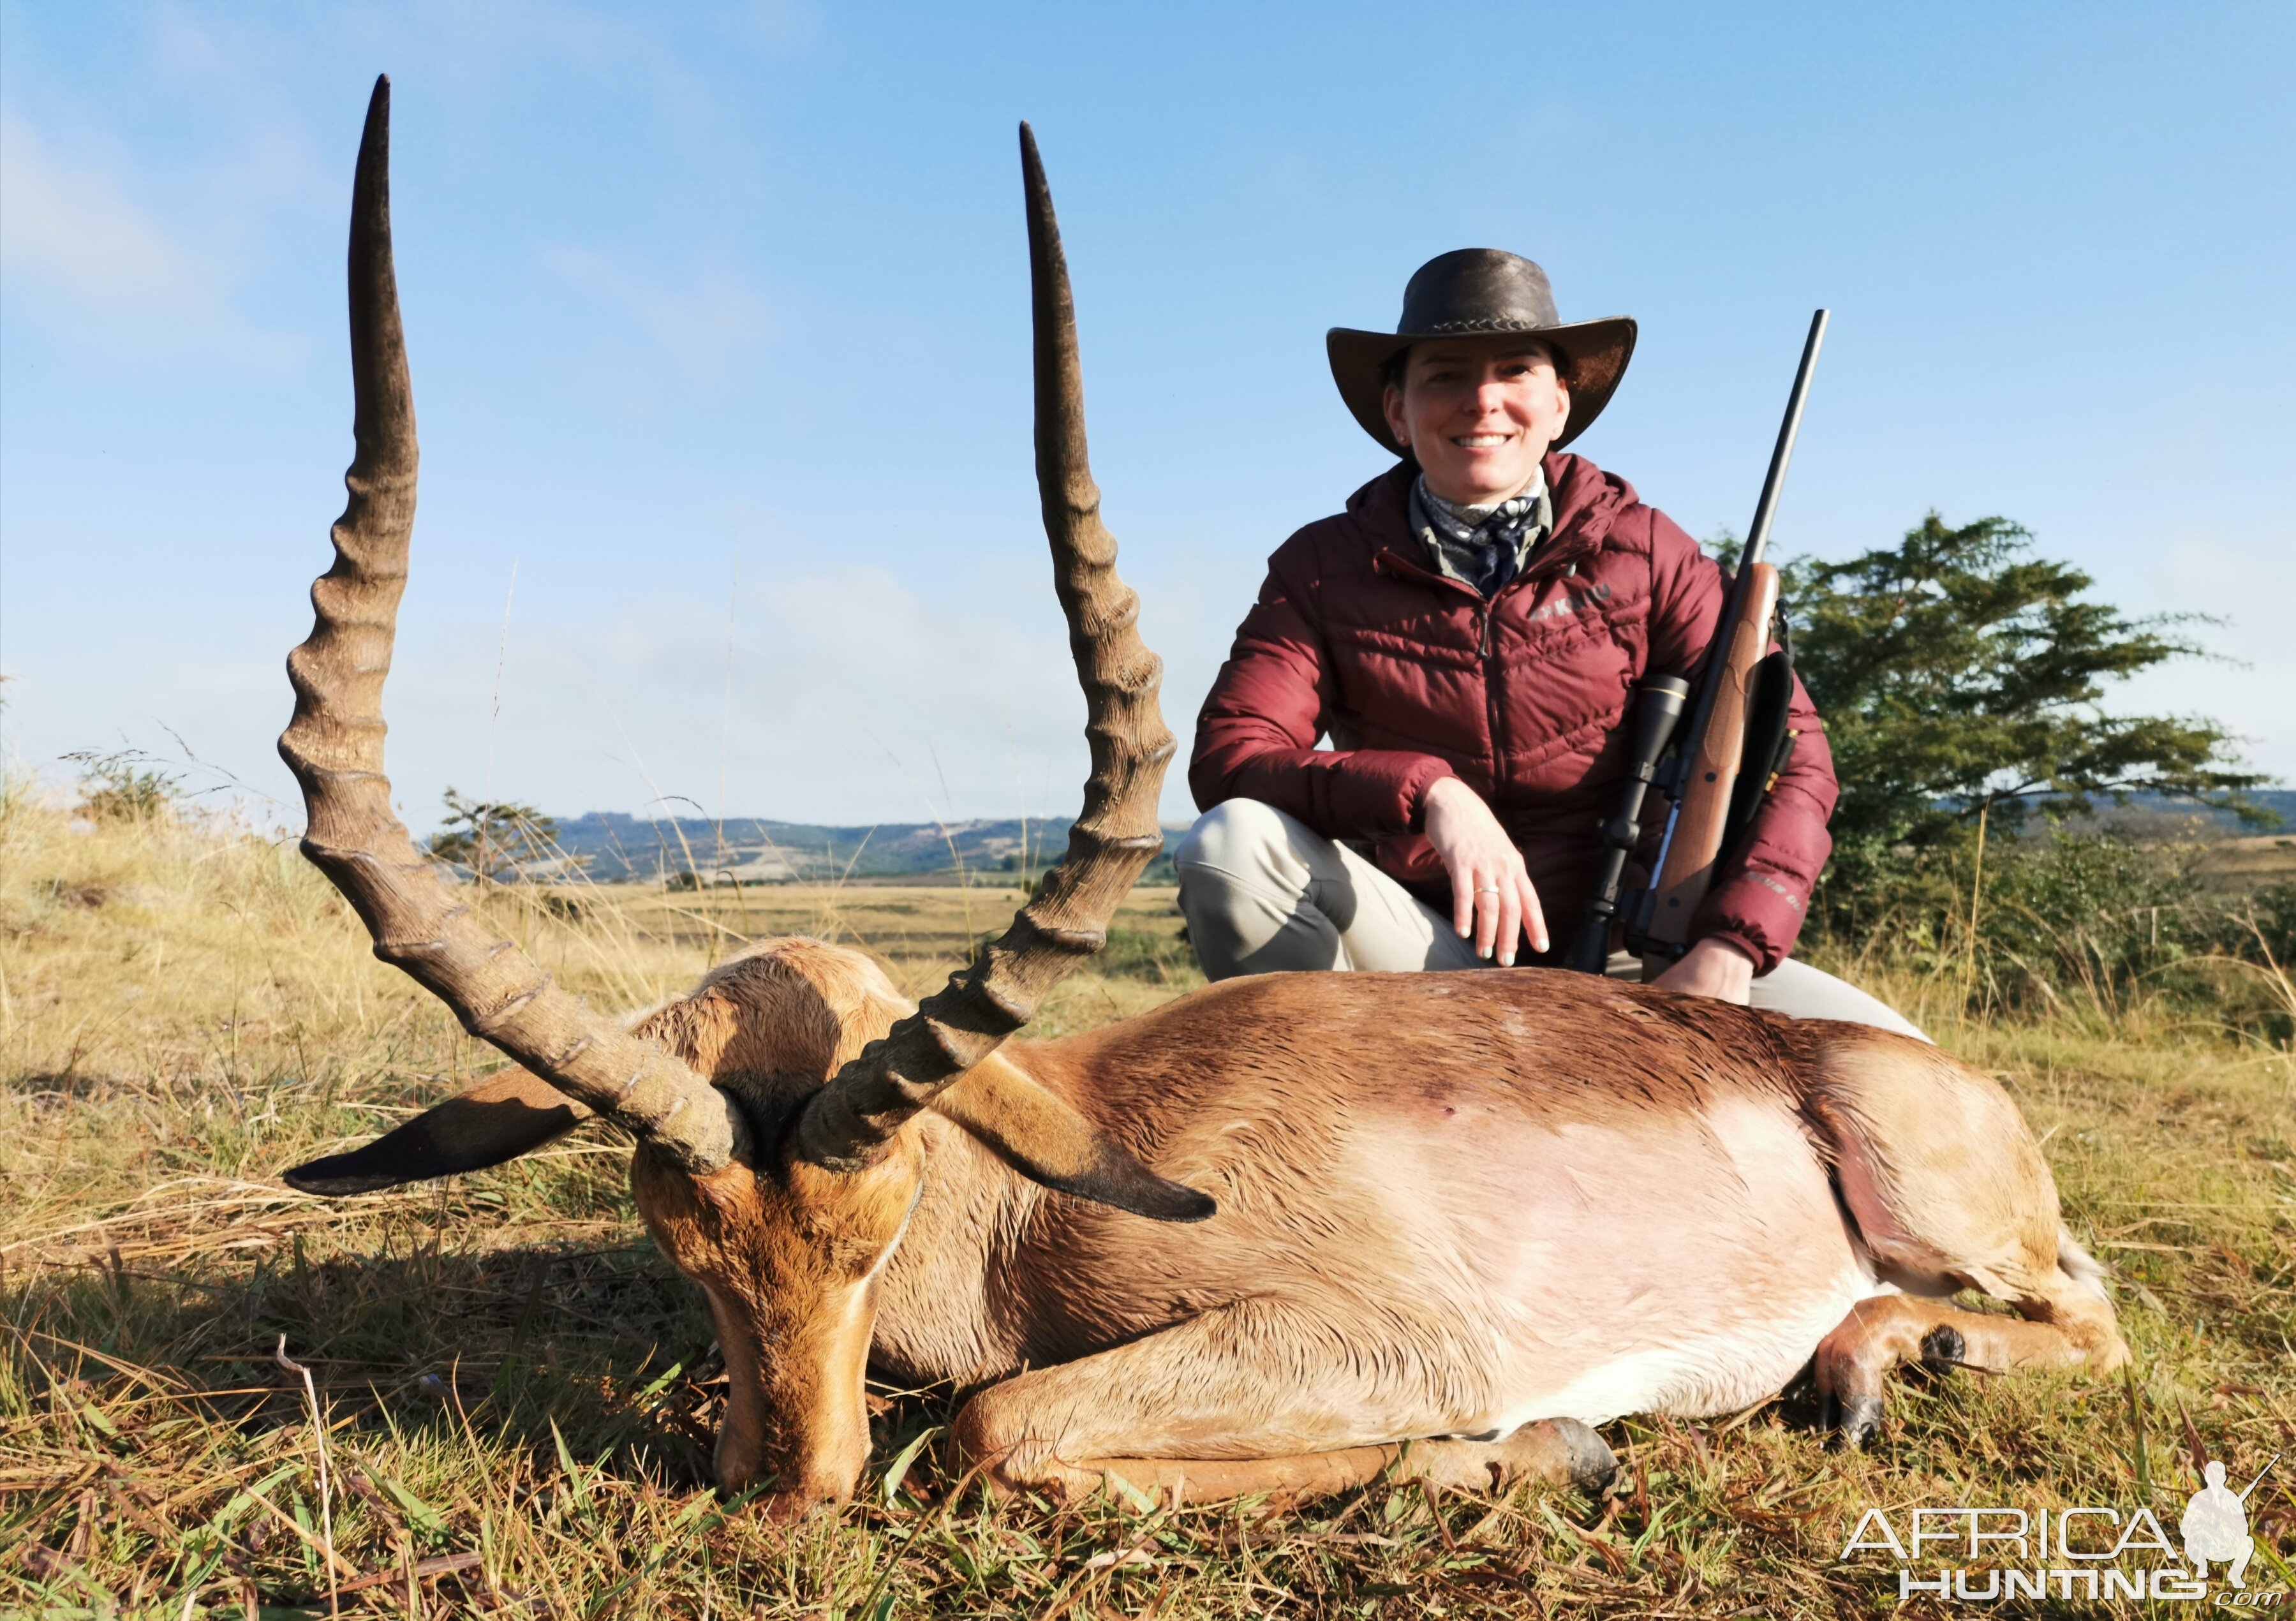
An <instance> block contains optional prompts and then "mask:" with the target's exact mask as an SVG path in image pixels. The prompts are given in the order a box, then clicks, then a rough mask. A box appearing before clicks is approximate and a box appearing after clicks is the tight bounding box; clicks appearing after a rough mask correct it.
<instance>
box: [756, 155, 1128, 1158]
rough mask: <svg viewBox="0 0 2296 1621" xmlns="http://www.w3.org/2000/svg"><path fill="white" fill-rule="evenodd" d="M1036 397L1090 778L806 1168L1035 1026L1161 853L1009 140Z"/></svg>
mask: <svg viewBox="0 0 2296 1621" xmlns="http://www.w3.org/2000/svg"><path fill="white" fill-rule="evenodd" d="M1021 181H1022V185H1023V188H1024V190H1025V192H1026V193H1027V199H1028V211H1029V286H1030V292H1031V299H1032V306H1033V315H1034V327H1035V342H1036V384H1037V390H1036V391H1037V494H1038V495H1039V497H1040V498H1041V500H1042V502H1043V505H1044V512H1045V535H1046V538H1047V539H1048V540H1050V541H1051V543H1052V551H1053V588H1054V591H1055V592H1056V593H1057V594H1059V597H1060V602H1061V610H1062V613H1064V614H1065V615H1066V616H1067V617H1068V624H1069V648H1070V651H1071V652H1072V653H1073V654H1074V656H1075V659H1076V667H1077V678H1078V681H1080V682H1081V683H1082V684H1083V686H1084V695H1085V708H1086V720H1085V736H1086V738H1087V741H1088V742H1089V743H1090V744H1091V749H1092V774H1091V776H1090V777H1089V778H1088V779H1087V781H1086V782H1085V790H1084V812H1083V814H1082V815H1079V816H1078V818H1077V821H1076V824H1075V825H1074V826H1073V827H1071V828H1070V830H1069V847H1068V851H1067V853H1066V854H1065V855H1064V856H1062V859H1061V864H1060V865H1058V866H1057V867H1054V869H1053V870H1052V871H1051V872H1048V873H1046V876H1045V882H1044V887H1043V888H1040V889H1039V890H1038V891H1037V894H1036V896H1035V897H1034V898H1032V899H1031V900H1030V901H1029V903H1028V904H1027V905H1024V906H1023V907H1021V911H1020V914H1019V915H1018V916H1016V917H1015V918H1014V919H1013V926H1012V928H1010V929H1007V930H1006V931H1005V935H1004V937H1002V938H1000V939H997V940H996V941H994V942H992V943H991V944H989V945H988V946H983V947H981V949H980V953H979V954H978V955H976V956H975V957H974V958H973V960H972V962H971V963H970V964H969V965H967V966H966V967H964V968H963V969H961V970H958V971H957V972H956V973H955V974H953V975H951V976H950V978H949V981H948V984H947V985H946V986H945V987H942V988H941V989H940V990H939V991H938V992H936V993H934V994H933V995H931V996H930V997H928V998H927V999H926V1000H925V1002H924V1003H922V1005H921V1006H919V1007H918V1009H917V1011H915V1012H914V1013H912V1014H910V1015H909V1016H908V1017H907V1018H906V1019H903V1020H901V1022H900V1023H898V1024H897V1025H895V1026H894V1027H893V1028H892V1030H891V1032H890V1034H888V1035H887V1036H885V1038H884V1039H883V1040H881V1041H875V1042H872V1043H870V1044H869V1045H868V1046H867V1047H865V1048H864V1049H863V1050H862V1052H860V1054H859V1055H858V1056H857V1057H856V1058H855V1059H854V1060H852V1061H851V1062H850V1063H849V1064H847V1065H846V1066H845V1068H842V1069H841V1070H840V1071H839V1072H838V1073H837V1075H836V1077H834V1078H833V1079H832V1080H831V1082H830V1084H829V1085H828V1086H826V1087H825V1088H824V1089H823V1090H822V1091H821V1092H820V1093H816V1095H815V1097H814V1099H813V1100H812V1101H811V1102H810V1103H809V1104H808V1106H807V1109H806V1111H805V1114H804V1116H803V1118H801V1119H800V1120H799V1123H798V1139H797V1148H798V1151H799V1153H800V1154H802V1155H803V1156H804V1157H805V1158H808V1159H809V1160H811V1161H813V1162H814V1163H816V1164H819V1165H824V1166H829V1167H839V1168H851V1167H858V1166H862V1165H865V1164H867V1163H869V1162H870V1161H871V1160H872V1159H873V1158H874V1157H875V1155H876V1152H877V1150H879V1149H880V1148H881V1146H882V1144H884V1143H885V1142H887V1141H888V1140H889V1139H890V1137H891V1136H892V1134H894V1133H895V1132H897V1131H898V1130H899V1129H900V1126H901V1124H902V1122H904V1121H906V1119H908V1118H910V1117H911V1116H912V1115H914V1114H915V1113H916V1112H917V1110H919V1109H922V1108H923V1107H924V1106H925V1105H926V1104H927V1103H930V1102H931V1101H932V1099H933V1098H934V1096H935V1095H936V1094H937V1093H939V1092H940V1091H941V1089H942V1088H943V1087H945V1086H947V1085H949V1084H950V1083H951V1082H952V1081H954V1080H955V1079H956V1077H959V1076H961V1075H963V1074H964V1072H965V1071H966V1070H967V1069H970V1068H972V1066H973V1065H975V1064H977V1063H979V1062H980V1060H982V1059H984V1058H986V1057H988V1054H989V1053H990V1052H994V1051H995V1050H996V1046H997V1044H999V1043H1001V1042H1002V1041H1004V1039H1005V1037H1006V1036H1010V1035H1012V1034H1013V1032H1014V1031H1015V1030H1018V1029H1019V1028H1020V1027H1021V1026H1023V1025H1025V1024H1027V1023H1028V1022H1029V1019H1032V1018H1034V1017H1035V1016H1036V1013H1037V1009H1038V1008H1039V1007H1040V1006H1042V1005H1043V1003H1044V999H1045V997H1046V994H1047V993H1049V992H1050V991H1051V990H1052V988H1053V987H1054V986H1055V985H1058V984H1059V983H1060V982H1061V980H1062V979H1063V978H1066V977H1067V976H1068V974H1069V973H1070V970H1073V969H1074V968H1076V966H1077V965H1078V963H1080V962H1083V961H1084V960H1085V959H1086V958H1087V957H1089V956H1091V955H1092V954H1094V953H1095V952H1097V951H1098V950H1100V948H1101V947H1102V946H1103V945H1104V944H1105V943H1106V941H1107V937H1108V925H1109V921H1110V919H1111V918H1113V917H1114V916H1115V915H1116V908H1117V905H1118V903H1119V902H1120V901H1122V900H1123V898H1124V896H1125V895H1126V894H1127V893H1128V891H1129V890H1130V889H1131V888H1132V885H1133V882H1134V880H1136V879H1137V878H1138V877H1139V876H1140V870H1141V869H1142V868H1143V867H1144V866H1146V865H1147V864H1148V863H1149V862H1150V861H1152V860H1153V859H1154V858H1155V856H1157V854H1158V853H1159V852H1160V850H1162V848H1163V847H1164V835H1163V830H1162V829H1161V828H1160V826H1159V825H1158V824H1157V821H1156V804H1157V798H1158V796H1159V794H1160V792H1161V790H1162V788H1163V783H1164V767H1165V765H1166V764H1167V763H1168V762H1169V760H1170V759H1171V757H1172V749H1173V741H1172V733H1171V732H1170V731H1169V729H1168V728H1167V727H1166V726H1165V725H1164V717H1163V714H1162V712H1161V711H1160V709H1159V708H1158V707H1157V702H1156V693H1157V688H1158V686H1159V684H1160V683H1161V681H1162V678H1163V673H1164V667H1163V663H1162V661H1161V660H1160V659H1158V658H1157V657H1156V655H1155V654H1153V653H1152V652H1150V651H1148V649H1147V647H1146V646H1145V645H1144V644H1143V643H1142V642H1141V640H1140V632H1139V627H1138V621H1139V617H1140V599H1139V598H1138V597H1137V596H1136V595H1135V594H1133V592H1132V590H1131V588H1130V587H1129V586H1128V585H1125V583H1124V582H1123V581H1122V580H1121V579H1119V577H1117V573H1116V540H1115V537H1114V536H1111V535H1110V534H1109V532H1108V529H1107V527H1106V526H1105V525H1104V524H1103V523H1102V522H1101V520H1100V489H1099V487H1098V486H1096V485H1095V484H1094V483H1093V481H1092V468H1091V465H1090V463H1089V462H1088V460H1087V456H1086V454H1085V432H1084V373H1083V369H1082V366H1081V365H1080V364H1079V363H1078V358H1077V334H1076V304H1075V300H1074V299H1073V298H1072V297H1071V296H1070V291H1069V272H1068V261H1067V260H1066V259H1065V258H1063V257H1062V253H1061V233H1060V224H1059V222H1058V221H1057V220H1056V219H1055V218H1054V216H1053V194H1052V190H1051V188H1050V187H1049V186H1047V185H1046V184H1045V166H1044V163H1043V161H1042V160H1040V159H1039V158H1038V157H1037V137H1036V135H1035V133H1034V132H1033V131H1031V130H1030V129H1029V127H1028V126H1027V125H1026V124H1023V125H1021Z"/></svg>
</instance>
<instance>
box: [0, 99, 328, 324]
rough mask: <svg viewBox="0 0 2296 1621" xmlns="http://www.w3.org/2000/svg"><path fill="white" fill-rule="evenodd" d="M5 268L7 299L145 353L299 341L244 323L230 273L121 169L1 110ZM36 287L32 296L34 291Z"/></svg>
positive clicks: (0, 226)
mask: <svg viewBox="0 0 2296 1621" xmlns="http://www.w3.org/2000/svg"><path fill="white" fill-rule="evenodd" d="M0 276H4V278H5V282H6V285H7V289H8V291H9V294H10V297H11V301H12V302H13V303H16V304H17V305H18V307H19V309H20V310H21V308H22V307H24V305H25V304H26V303H30V304H32V305H34V306H36V307H37V308H36V313H37V315H45V316H47V317H50V318H53V317H55V316H59V315H61V317H62V318H63V321H64V323H67V324H69V325H70V326H71V327H73V328H76V329H78V331H79V333H80V334H81V335H83V336H86V335H93V336H94V337H96V338H98V339H99V340H106V341H114V342H117V341H122V340H132V341H133V343H134V344H135V346H136V347H137V348H138V349H139V351H141V352H144V353H149V352H150V350H151V349H152V347H153V346H154V345H155V344H156V345H157V346H158V347H160V348H205V347H208V346H210V345H217V346H220V347H222V348H225V349H227V350H228V351H229V352H230V353H232V354H234V355H235V356H239V357H240V358H242V359H246V360H253V361H257V362H263V361H275V360H279V359H283V358H286V359H291V358H293V357H294V356H296V355H298V354H299V353H300V348H301V344H300V340H297V339H294V338H291V337H289V336H286V335H284V334H280V333H273V332H258V331H256V330H254V329H252V328H251V327H250V326H249V324H248V323H247V322H246V321H244V320H243V319H242V317H241V316H240V315H239V314H238V313H237V312H236V311H235V310H234V309H233V308H232V307H231V301H230V287H229V284H228V278H227V276H226V275H225V272H224V270H223V267H222V266H220V265H219V264H218V263H217V261H216V260H215V258H212V257H211V256H209V255H206V254H203V253H201V252H200V251H198V250H195V249H194V248H193V247H192V246H190V245H188V244H187V243H186V242H184V240H183V239H182V238H181V237H179V236H178V235H177V234H176V233H173V232H171V231H170V230H169V229H168V226H167V225H165V224H164V223H162V221H161V220H160V218H159V217H157V216H156V215H154V214H153V213H152V211H151V210H150V209H145V208H143V207H142V206H140V205H139V204H138V203H137V202H136V201H135V199H134V197H133V196H132V195H131V194H130V187H129V186H128V185H127V184H125V183H124V182H123V181H122V180H121V178H120V177H119V176H117V175H115V174H114V173H112V172H111V171H110V170H109V169H107V168H103V167H101V166H99V165H97V164H94V163H90V162H86V161H78V162H74V161H71V160H67V159H65V158H63V157H62V156H61V155H59V154H58V153H57V152H56V151H53V149H52V148H51V147H50V146H49V145H48V143H47V142H46V141H45V139H44V138H43V137H42V135H40V133H39V132H38V131H37V130H36V129H34V128H33V127H31V126H30V125H29V124H28V123H26V122H25V121H24V120H23V119H21V118H19V117H17V116H15V115H14V114H12V113H5V114H0ZM28 295H29V298H28Z"/></svg>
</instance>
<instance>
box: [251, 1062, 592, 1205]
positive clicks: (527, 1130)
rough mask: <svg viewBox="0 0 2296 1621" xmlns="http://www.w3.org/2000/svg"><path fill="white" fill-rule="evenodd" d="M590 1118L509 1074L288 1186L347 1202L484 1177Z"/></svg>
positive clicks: (291, 1175)
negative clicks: (475, 1174)
mask: <svg viewBox="0 0 2296 1621" xmlns="http://www.w3.org/2000/svg"><path fill="white" fill-rule="evenodd" d="M588 1118H590V1110H588V1109H585V1108H583V1107H582V1105H581V1104H579V1103H577V1102H575V1101H572V1100H571V1099H570V1098H568V1097H567V1096H566V1094H565V1093H562V1092H560V1091H559V1090H558V1089H557V1088H556V1087H554V1086H553V1085H550V1084H549V1083H548V1082H547V1081H545V1080H543V1079H541V1078H540V1077H537V1076H533V1075H529V1074H528V1073H527V1072H526V1071H525V1070H523V1069H510V1070H505V1071H504V1072H503V1073H502V1074H500V1075H497V1076H495V1077H492V1078H491V1079H489V1080H487V1081H484V1082H481V1083H480V1085H476V1086H473V1087H472V1088H471V1090H470V1091H468V1092H466V1093H463V1094H462V1095H461V1096H460V1097H453V1098H449V1099H447V1101H445V1102H444V1103H441V1104H439V1105H438V1106H437V1107H436V1108H433V1109H424V1110H423V1111H422V1113H421V1114H419V1115H417V1116H415V1117H414V1118H413V1119H412V1120H409V1121H408V1122H406V1125H404V1126H399V1127H398V1129H397V1130H395V1131H392V1132H389V1133H387V1134H384V1135H382V1136H380V1137H377V1138H376V1139H375V1140H374V1141H373V1142H370V1143H368V1144H367V1145H366V1146H365V1147H364V1148H358V1149H353V1150H351V1151H350V1152H349V1153H348V1154H331V1155H329V1156H328V1157H327V1158H324V1159H314V1160H313V1161H311V1163H310V1164H308V1165H299V1166H297V1167H295V1168H294V1169H293V1170H291V1171H290V1172H288V1173H287V1174H286V1175H285V1176H284V1177H283V1178H282V1180H283V1181H284V1182H285V1183H286V1184H287V1185H288V1186H289V1187H291V1188H294V1189H297V1190H299V1191H302V1192H305V1193H318V1194H323V1195H324V1196H325V1197H327V1198H329V1199H340V1198H342V1197H343V1196H344V1195H346V1194H350V1193H373V1192H376V1191H380V1190H381V1189H383V1188H396V1187H399V1186H402V1185H404V1184H405V1183H410V1182H428V1181H429V1180H430V1179H431V1178H432V1177H434V1176H451V1175H454V1174H455V1172H457V1171H483V1170H485V1169H486V1168H487V1167H488V1166H490V1165H501V1164H503V1163H504V1162H505V1161H508V1160H512V1159H515V1158H518V1157H519V1156H520V1155H521V1154H530V1153H532V1152H533V1151H534V1150H536V1149H538V1148H541V1147H542V1146H544V1145H545V1143H550V1142H556V1141H557V1140H558V1139H559V1138H561V1137H562V1136H564V1135H565V1134H567V1133H568V1132H570V1131H572V1130H573V1129H574V1128H575V1127H576V1126H579V1125H580V1124H581V1123H582V1122H583V1121H585V1120H586V1119H588Z"/></svg>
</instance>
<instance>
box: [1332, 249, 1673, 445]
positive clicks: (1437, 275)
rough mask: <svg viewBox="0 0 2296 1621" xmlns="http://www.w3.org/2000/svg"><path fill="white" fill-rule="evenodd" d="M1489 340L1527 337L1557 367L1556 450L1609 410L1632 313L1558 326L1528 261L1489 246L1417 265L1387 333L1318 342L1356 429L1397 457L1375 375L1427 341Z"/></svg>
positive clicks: (1339, 329)
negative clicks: (1565, 389) (1566, 389)
mask: <svg viewBox="0 0 2296 1621" xmlns="http://www.w3.org/2000/svg"><path fill="white" fill-rule="evenodd" d="M1497 332H1521V333H1523V334H1525V335H1526V336H1535V337H1537V338H1538V340H1539V342H1541V343H1543V344H1545V345H1546V347H1547V348H1550V349H1552V350H1554V354H1555V356H1556V357H1557V358H1558V359H1560V360H1561V361H1562V371H1563V372H1564V373H1565V378H1564V381H1566V382H1567V383H1568V384H1569V385H1570V422H1567V423H1565V424H1564V426H1563V430H1562V437H1561V438H1557V439H1556V440H1555V441H1554V447H1555V448H1556V449H1560V448H1562V446H1565V445H1568V444H1569V443H1570V441H1571V440H1573V439H1575V438H1578V437H1579V435H1580V434H1582V433H1584V432H1586V431H1587V429H1588V428H1589V427H1590V426H1592V425H1593V423H1594V421H1595V418H1596V417H1598V416H1600V415H1601V414H1602V413H1603V406H1604V405H1609V404H1610V403H1611V394H1612V393H1613V392H1614V391H1615V390H1616V389H1618V386H1619V379H1620V377H1622V376H1624V375H1625V374H1626V370H1627V360H1628V356H1631V355H1633V353H1634V352H1635V322H1634V317H1633V316H1631V315H1606V316H1604V317H1603V319H1601V320H1599V321H1574V322H1572V323H1570V324H1569V325H1565V324H1564V323H1562V318H1561V317H1560V316H1558V315H1556V314H1555V313H1554V290H1553V289H1552V288H1550V287H1549V286H1548V285H1547V284H1546V272H1545V271H1544V270H1541V269H1540V268H1539V267H1538V266H1536V265H1534V264H1532V263H1531V262H1530V261H1529V259H1527V258H1521V257H1520V256H1519V255H1516V254H1513V253H1504V252H1501V251H1500V250H1498V249H1497V248H1462V249H1459V250H1457V251H1456V252H1453V253H1445V254H1439V255H1438V256H1437V257H1435V258H1431V259H1429V260H1428V261H1427V262H1426V263H1425V264H1423V265H1422V266H1420V267H1419V268H1418V270H1417V271H1416V272H1415V273H1414V274H1413V275H1412V278H1411V281H1410V282H1409V283H1408V284H1407V285H1406V287H1405V288H1404V290H1403V317H1402V319H1401V320H1399V321H1398V322H1397V323H1395V330H1394V331H1393V332H1357V331H1356V330H1355V329H1354V328H1352V327H1346V326H1335V327H1333V328H1332V330H1331V331H1330V332H1326V333H1325V334H1324V348H1325V350H1326V351H1327V352H1328V353H1329V354H1330V356H1331V357H1332V381H1333V382H1335V383H1337V384H1339V385H1340V397H1341V399H1343V400H1345V401H1347V403H1348V409H1349V410H1350V411H1352V412H1354V413H1355V417H1356V421H1357V422H1360V423H1362V424H1363V430H1364V431H1365V433H1367V434H1369V435H1371V437H1372V438H1375V439H1377V440H1378V441H1379V442H1380V443H1381V444H1382V445H1383V446H1386V447H1387V448H1388V449H1390V450H1391V451H1393V452H1394V453H1395V454H1398V455H1402V454H1405V452H1404V448H1403V446H1400V445H1398V444H1397V443H1396V442H1395V438H1394V436H1393V435H1392V434H1390V433H1389V432H1388V430H1387V413H1385V412H1384V411H1383V410H1382V409H1381V403H1380V402H1381V396H1382V393H1383V392H1384V390H1385V389H1386V387H1387V383H1386V380H1385V378H1383V377H1382V375H1381V373H1382V368H1384V367H1385V366H1386V364H1387V363H1388V362H1389V361H1390V360H1392V359H1394V358H1395V356H1398V355H1399V354H1401V353H1402V352H1403V351H1404V350H1406V349H1407V348H1410V347H1411V346H1412V345H1413V344H1415V343H1423V342H1424V341H1426V340H1428V339H1430V338H1454V337H1464V336H1474V337H1481V336H1484V335H1486V334H1489V333H1497Z"/></svg>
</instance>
